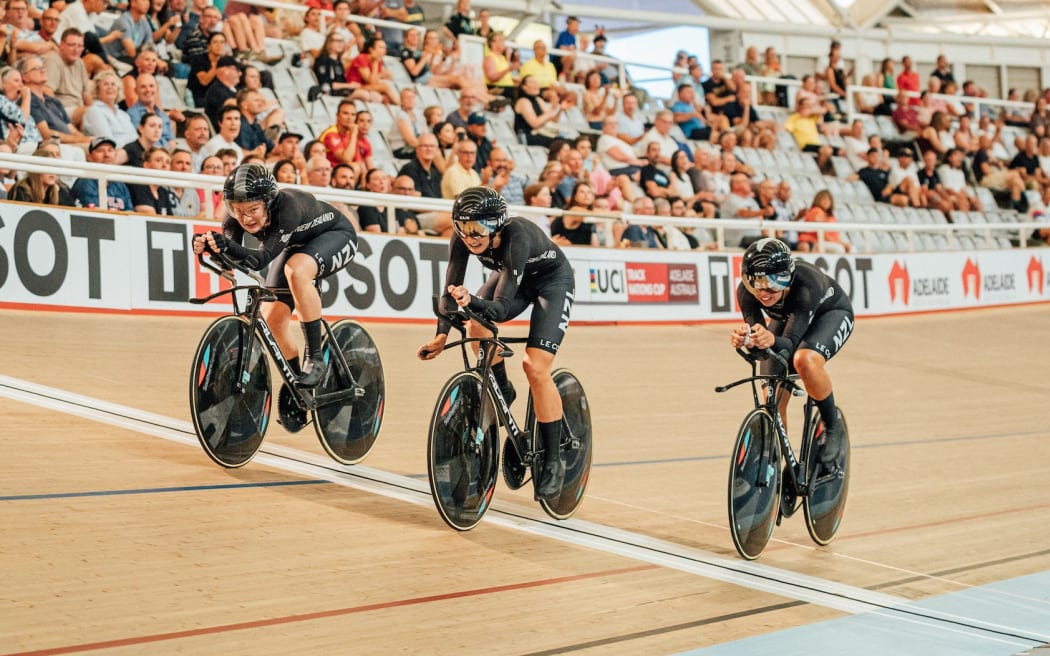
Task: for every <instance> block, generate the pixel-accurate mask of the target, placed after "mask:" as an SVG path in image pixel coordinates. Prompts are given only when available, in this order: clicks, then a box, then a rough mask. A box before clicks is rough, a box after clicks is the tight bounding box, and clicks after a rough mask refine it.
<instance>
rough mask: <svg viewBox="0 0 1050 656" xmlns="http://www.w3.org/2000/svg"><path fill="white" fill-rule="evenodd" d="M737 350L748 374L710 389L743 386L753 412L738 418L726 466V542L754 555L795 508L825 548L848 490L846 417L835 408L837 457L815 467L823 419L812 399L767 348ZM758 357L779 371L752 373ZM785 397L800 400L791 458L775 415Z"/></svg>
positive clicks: (778, 356) (784, 363) (743, 553)
mask: <svg viewBox="0 0 1050 656" xmlns="http://www.w3.org/2000/svg"><path fill="white" fill-rule="evenodd" d="M737 353H739V354H740V355H741V357H743V358H744V359H745V360H748V361H749V362H750V363H751V376H750V377H748V378H744V379H741V380H738V381H735V382H733V383H729V384H728V385H723V386H720V387H716V388H715V391H716V392H725V391H727V390H729V389H732V388H734V387H736V386H737V385H743V384H745V383H750V384H751V392H752V394H753V396H754V400H755V408H754V409H753V410H752V411H751V412H749V413H748V414H747V417H745V418H744V423H743V424H742V425H741V426H740V431H739V432H738V433H737V437H736V443H735V444H734V447H733V457H732V462H731V463H730V466H729V532H730V533H731V534H732V536H733V545H734V546H735V547H736V550H737V553H739V554H740V555H741V556H742V557H743V558H745V559H747V560H754V559H755V558H758V557H759V555H761V553H762V550H763V549H765V548H766V544H767V543H768V542H769V538H770V537H771V536H772V535H773V528H774V526H779V525H780V522H781V520H782V519H783V518H784V517H791V515H793V514H795V512H796V511H797V510H798V508H799V505H801V506H802V510H803V513H804V515H805V517H806V529H807V530H809V535H810V537H812V538H813V541H814V542H816V543H817V544H819V545H821V546H823V545H826V544H828V543H829V542H831V540H832V539H833V538H834V537H835V533H836V532H837V531H838V529H839V525H840V523H841V522H842V515H843V513H844V512H845V510H846V495H847V493H848V492H849V460H850V452H849V451H850V450H849V430H848V429H847V427H846V418H845V416H844V415H842V411H841V410H838V412H839V415H840V417H841V418H842V419H841V420H842V425H843V429H844V430H843V439H842V449H841V451H840V452H839V455H838V458H837V459H836V460H834V461H833V462H830V463H822V462H821V461H820V457H819V450H820V448H821V447H822V446H823V443H824V422H823V421H822V420H821V418H820V412H819V411H818V410H817V406H816V402H815V401H814V400H813V399H812V398H809V397H808V396H807V395H806V391H805V389H803V388H802V387H801V386H800V385H799V377H798V374H790V373H789V368H788V363H787V360H786V359H785V358H784V357H783V356H782V355H781V354H779V353H776V352H774V351H772V350H770V349H765V350H764V351H757V352H750V353H749V352H747V351H745V350H743V349H737ZM765 358H771V359H773V360H774V361H775V362H776V363H777V365H778V366H779V370H780V371H781V372H782V373H777V374H772V375H765V374H759V373H758V361H759V360H760V359H765ZM760 382H761V383H762V384H763V389H762V390H760V389H759V383H760ZM785 394H791V395H793V396H799V397H801V396H806V404H805V419H804V423H803V428H802V445H801V449H800V451H799V457H798V459H797V460H796V458H795V451H794V450H793V449H792V448H791V442H790V441H789V440H788V435H787V430H786V429H785V427H784V423H783V422H782V421H781V418H780V413H779V412H778V411H777V408H778V407H779V403H780V400H781V399H783V398H784V396H783V395H785ZM762 395H764V398H765V400H764V401H762V400H761V396H762Z"/></svg>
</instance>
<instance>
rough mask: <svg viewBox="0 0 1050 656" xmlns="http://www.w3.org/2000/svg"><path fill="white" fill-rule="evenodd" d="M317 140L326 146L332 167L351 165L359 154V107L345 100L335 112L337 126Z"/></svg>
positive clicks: (349, 100) (329, 129) (330, 127)
mask: <svg viewBox="0 0 1050 656" xmlns="http://www.w3.org/2000/svg"><path fill="white" fill-rule="evenodd" d="M317 140H318V141H320V142H321V143H322V144H324V147H325V151H326V152H325V154H326V155H327V156H328V161H329V162H331V163H332V166H333V167H334V166H336V165H337V164H350V165H351V166H353V164H352V162H353V161H354V157H355V156H356V154H357V107H356V106H355V105H354V101H353V100H351V99H349V98H344V99H343V100H342V101H340V103H339V107H337V108H336V110H335V125H331V126H329V127H328V128H326V129H325V131H324V132H322V133H321V134H320V135H319V136H318V137H317Z"/></svg>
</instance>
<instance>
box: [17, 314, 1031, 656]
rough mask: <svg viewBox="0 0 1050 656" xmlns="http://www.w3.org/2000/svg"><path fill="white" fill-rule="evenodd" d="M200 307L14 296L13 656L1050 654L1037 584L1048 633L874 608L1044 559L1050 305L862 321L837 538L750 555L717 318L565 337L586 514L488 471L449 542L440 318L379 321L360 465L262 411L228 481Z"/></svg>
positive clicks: (782, 534) (723, 331) (787, 530)
mask: <svg viewBox="0 0 1050 656" xmlns="http://www.w3.org/2000/svg"><path fill="white" fill-rule="evenodd" d="M209 321H210V319H201V318H169V317H164V318H160V317H140V316H134V317H132V316H119V315H92V314H65V313H53V312H43V313H31V312H23V311H4V312H0V335H3V338H2V342H0V344H2V345H0V354H2V357H0V361H2V362H3V365H2V368H0V374H2V375H3V378H0V408H2V409H3V411H2V417H3V424H2V426H3V430H0V453H2V460H0V526H2V527H3V530H2V532H0V654H14V653H32V654H67V653H91V654H95V653H106V654H120V655H122V656H123V655H127V654H168V653H182V654H224V655H227V654H229V655H232V654H391V653H406V654H552V653H578V654H584V653H586V654H671V653H677V652H682V651H687V650H694V649H701V648H704V647H710V646H713V645H723V649H724V650H723V651H717V653H726V654H743V653H765V652H763V651H756V650H754V649H750V650H749V649H748V648H747V647H746V645H747V644H748V642H746V641H745V642H742V643H739V644H740V647H739V648H736V647H734V646H733V644H726V643H732V641H736V640H740V639H745V638H749V637H754V636H760V635H763V634H773V632H776V631H780V630H784V629H791V628H793V627H796V628H800V630H802V629H807V628H810V629H813V630H812V631H810V632H809V633H801V634H798V635H797V637H796V639H793V640H784V641H783V642H782V649H779V650H778V652H779V653H809V654H818V653H843V652H845V651H847V650H848V651H851V652H854V653H896V654H910V653H915V654H920V653H921V654H935V653H988V652H984V651H974V652H967V651H959V650H954V649H950V648H949V649H948V650H947V651H945V650H943V649H942V650H940V651H939V650H938V648H937V647H938V645H944V644H947V642H948V641H950V640H951V639H952V638H953V637H954V638H959V636H961V637H962V638H963V639H964V642H965V644H970V645H975V646H977V647H980V646H981V645H984V644H986V642H989V641H990V642H995V643H998V644H997V647H998V648H999V651H997V652H991V653H1004V654H1017V653H1021V652H1022V651H1024V650H1025V649H1026V648H1028V647H1032V646H1035V645H1038V644H1041V643H1045V642H1050V638H1048V637H1047V635H1048V634H1050V610H1048V609H1050V598H1048V597H1047V596H1046V591H1045V590H1044V591H1043V593H1042V594H1043V596H1042V598H1041V599H1028V598H1024V599H1023V600H1022V601H1025V602H1031V604H1030V605H1034V606H1035V607H1036V609H1037V610H1036V612H1037V613H1038V612H1039V610H1040V609H1041V612H1042V613H1043V614H1044V617H1045V620H1046V621H1045V622H1043V623H1042V625H1041V626H1042V631H1041V632H1040V631H1033V630H1031V629H1030V628H1029V629H1028V630H1020V629H1018V628H1017V627H1011V626H1010V621H1004V620H1003V619H1002V618H1001V617H1000V618H991V617H988V616H982V614H981V613H980V612H979V611H972V612H971V611H965V612H958V613H956V612H952V613H949V615H950V616H949V617H946V618H936V617H932V615H929V614H928V613H932V611H915V612H911V613H909V614H907V616H905V615H900V616H896V617H895V616H893V612H892V611H889V610H887V609H888V608H889V607H890V606H893V605H895V604H905V603H907V602H915V603H916V604H921V603H922V602H924V601H926V600H930V599H931V598H935V597H938V596H940V595H952V594H956V593H961V592H967V591H971V590H975V589H976V588H975V586H987V585H989V584H992V583H995V582H999V581H1004V580H1006V579H1012V578H1014V577H1021V576H1030V575H1034V574H1045V573H1046V572H1047V571H1050V540H1048V535H1050V530H1048V528H1047V527H1048V526H1050V476H1048V475H1047V467H1048V462H1050V429H1048V428H1047V419H1046V417H1047V413H1046V407H1047V399H1048V398H1050V381H1048V377H1047V375H1046V365H1047V362H1048V358H1047V355H1046V345H1047V344H1050V312H1048V311H1047V306H1046V305H1041V306H1031V307H1027V308H1003V309H992V310H985V311H978V312H959V313H946V314H937V315H924V316H913V317H905V318H881V319H867V320H864V319H862V320H860V322H859V323H858V325H857V330H856V332H855V334H854V336H853V337H852V339H851V341H850V343H849V345H848V346H847V348H846V349H845V350H844V351H843V353H842V354H841V355H840V356H839V357H837V358H836V359H835V360H834V362H833V364H832V365H831V371H832V374H833V377H834V380H835V383H836V395H837V398H838V400H839V404H840V405H841V406H842V407H843V409H844V410H845V411H846V413H847V416H848V419H849V423H850V431H851V435H852V440H853V449H854V451H853V467H854V470H853V478H852V485H851V490H850V496H849V504H848V508H847V512H846V516H845V520H844V524H843V526H842V529H841V531H840V533H839V536H838V537H837V538H836V540H835V541H834V542H833V543H832V544H831V545H830V546H829V547H826V548H816V547H815V546H814V545H813V544H812V542H811V541H810V539H809V537H808V535H807V533H806V530H805V527H804V522H803V520H802V518H801V513H799V515H798V516H796V517H794V518H792V519H789V520H787V521H785V523H784V524H783V525H782V526H780V527H779V528H778V529H777V530H776V531H775V533H774V540H773V542H772V543H771V544H770V546H769V548H768V549H767V551H766V552H765V554H763V556H762V558H761V559H760V560H759V561H757V563H754V564H748V563H745V562H744V561H742V560H740V559H739V558H738V557H737V556H736V554H735V552H734V550H733V547H732V542H731V540H730V537H729V534H728V531H727V529H726V523H727V520H726V509H725V508H726V500H725V499H726V474H727V469H728V464H727V462H728V461H727V457H728V456H727V453H728V451H729V449H730V446H731V442H732V439H733V436H734V434H735V431H736V430H737V428H738V425H739V422H740V420H741V419H742V417H743V415H744V413H745V411H746V410H747V409H748V407H749V404H750V395H749V393H748V392H747V391H745V390H744V389H740V390H736V391H734V392H731V393H729V394H725V395H719V394H715V393H714V392H713V391H712V388H713V387H714V386H715V385H717V384H720V383H725V382H728V381H730V380H733V379H735V378H739V377H741V376H743V375H745V373H746V365H745V364H744V363H743V361H741V360H740V359H739V358H737V357H736V355H735V354H734V353H733V352H732V351H731V350H730V349H729V348H728V339H727V333H728V328H727V326H726V325H707V326H674V325H672V326H582V325H580V326H574V327H573V328H572V329H571V330H570V332H569V337H568V340H567V342H566V344H565V347H564V349H563V351H562V353H561V354H560V355H559V357H558V363H559V364H560V365H562V366H568V367H571V368H573V369H574V370H575V371H576V372H577V373H578V374H579V376H580V378H581V379H582V381H583V383H584V385H585V386H586V388H587V391H588V394H589V397H590V400H591V406H592V413H593V419H594V428H595V431H594V432H595V435H596V438H595V439H596V453H595V462H594V468H593V470H592V476H591V483H590V487H589V489H588V496H587V499H586V501H585V502H584V504H583V506H582V508H581V509H580V512H579V513H578V514H577V517H576V518H574V520H570V521H569V522H565V523H560V524H557V525H555V523H554V522H549V521H545V516H544V515H543V514H542V512H541V511H540V509H539V508H538V506H536V505H535V504H534V503H533V502H532V501H531V492H530V490H529V488H528V487H526V489H523V490H520V491H516V492H512V491H509V490H508V489H507V488H506V487H505V486H504V485H503V483H502V481H501V482H500V483H499V486H498V487H497V491H496V505H495V507H494V508H493V510H492V511H491V512H490V513H489V515H488V519H487V520H486V521H485V522H483V523H482V524H481V525H480V526H478V527H477V528H476V529H475V530H474V531H472V532H469V533H456V532H454V531H452V530H450V529H448V528H447V527H446V526H445V525H444V524H443V523H442V522H441V520H440V519H439V517H438V515H437V512H436V510H435V509H434V508H433V505H432V503H431V501H430V500H429V496H428V495H427V494H426V493H425V491H426V464H425V454H426V448H425V433H426V429H427V424H428V421H429V416H430V412H431V407H432V403H433V400H434V397H435V396H436V394H437V392H438V390H439V389H440V386H441V384H442V382H443V381H444V379H445V378H446V377H447V376H448V375H449V374H450V373H451V372H452V371H453V369H454V368H455V367H456V366H457V362H458V359H457V357H454V356H453V354H451V353H450V354H447V356H443V357H442V358H439V359H438V360H437V361H435V362H430V363H420V362H418V361H417V360H416V359H415V358H414V357H413V353H414V351H415V348H416V347H417V346H418V345H419V344H421V343H422V342H423V341H424V340H425V339H426V338H427V337H428V336H429V335H431V334H432V327H431V325H429V324H427V325H423V324H418V325H404V324H381V323H368V324H366V325H367V326H368V328H369V330H370V331H371V332H372V334H373V336H374V338H375V339H376V341H377V343H378V345H379V348H380V352H381V354H382V357H383V361H384V365H385V370H386V380H387V393H388V399H389V400H388V405H387V410H386V418H385V423H384V426H383V430H382V433H381V435H380V438H379V441H378V443H377V445H376V447H375V449H374V450H373V452H372V454H371V455H370V456H369V458H368V459H367V460H366V461H365V462H364V463H362V465H359V466H357V467H351V468H343V467H339V466H336V465H335V463H334V462H332V461H331V460H329V459H327V457H326V456H324V454H323V451H322V450H321V449H320V447H319V446H318V444H317V441H316V438H315V437H314V435H313V433H312V430H311V429H307V430H304V431H303V432H301V433H299V434H297V435H294V436H293V435H289V434H287V433H286V432H284V431H283V429H282V428H281V427H280V426H279V425H276V424H274V425H273V426H272V428H271V429H270V432H269V434H268V437H267V443H266V445H264V452H263V453H261V454H260V456H259V458H258V459H257V460H256V461H254V462H252V463H249V464H248V465H247V466H246V467H244V468H243V469H239V470H223V469H221V468H219V467H218V466H216V465H215V464H213V463H212V461H211V460H209V459H208V458H207V457H206V456H205V455H204V453H203V452H202V451H201V450H200V448H199V447H197V445H196V442H195V439H194V438H193V435H192V429H191V428H190V425H189V417H188V411H187V385H188V369H189V363H190V360H191V358H192V356H193V353H194V349H195V347H196V344H197V340H198V338H199V336H200V334H201V332H202V331H203V329H204V328H205V326H206V325H207V324H208V322H209ZM511 362H512V363H514V366H512V367H511V370H512V375H513V377H514V380H515V381H516V383H517V386H518V389H519V392H520V391H521V390H523V389H525V383H524V376H523V375H522V374H521V371H520V364H518V363H517V362H515V360H512V361H511ZM519 396H520V394H519ZM516 406H517V407H516V410H517V411H518V412H519V413H521V412H523V408H524V404H523V403H521V401H519V403H518V404H516ZM799 414H800V413H798V412H797V408H796V413H795V414H793V415H792V419H793V420H795V421H794V422H793V424H792V426H793V427H796V428H797V426H798V423H799V422H798V421H797V418H798V416H799ZM346 471H348V472H349V475H348V474H346V473H345V472H346ZM333 481H334V482H333ZM1021 597H1024V595H1015V598H1014V600H1013V601H1012V602H1009V603H1014V602H1017V601H1018V599H1021ZM1004 599H1005V597H1004ZM1007 601H1009V600H1007ZM1007 601H1003V600H1002V599H1001V600H1000V602H997V603H999V606H998V607H1001V606H1002V605H1003V604H1006V606H1009V603H1007ZM873 612H874V613H875V614H876V615H883V616H885V617H886V619H887V621H888V622H889V624H888V627H889V628H888V629H886V631H889V632H891V633H892V632H897V635H901V636H904V635H907V632H908V631H911V630H913V628H914V627H915V626H916V625H931V626H932V628H931V629H930V631H931V637H925V638H924V639H925V640H926V642H922V643H919V645H918V646H916V645H915V644H914V643H902V646H901V649H899V650H894V651H893V652H880V651H879V650H878V649H875V650H874V651H872V648H871V646H870V644H869V639H868V638H866V637H865V634H863V633H858V632H856V626H855V625H849V624H843V623H840V622H838V620H849V619H850V617H851V616H854V615H855V614H866V615H871V614H872V613H873ZM945 612H947V611H945ZM932 614H933V615H935V614H936V613H932ZM1015 616H1016V613H1015ZM825 621H830V622H825ZM993 624H994V625H995V626H991V625H993ZM1003 625H1005V627H1004V626H1003ZM1037 625H1038V621H1037ZM851 626H853V628H850V627H851ZM815 627H828V629H827V630H825V631H824V632H821V631H818V630H816V628H815ZM938 632H942V633H938ZM805 636H808V637H805ZM942 638H943V639H942ZM715 651H716V650H712V653H714V652H715Z"/></svg>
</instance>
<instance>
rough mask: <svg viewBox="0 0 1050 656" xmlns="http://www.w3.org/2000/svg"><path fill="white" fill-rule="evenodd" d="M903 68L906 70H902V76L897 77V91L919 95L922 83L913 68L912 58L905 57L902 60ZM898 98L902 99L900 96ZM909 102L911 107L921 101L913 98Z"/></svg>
mask: <svg viewBox="0 0 1050 656" xmlns="http://www.w3.org/2000/svg"><path fill="white" fill-rule="evenodd" d="M901 68H903V69H904V70H902V71H901V72H900V75H898V76H897V90H898V91H904V92H909V91H911V92H914V93H916V94H917V93H918V92H919V91H920V90H922V82H921V81H920V80H919V74H918V72H916V71H915V69H913V68H912V61H911V57H909V56H908V55H904V57H902V58H901ZM905 97H907V96H905ZM898 98H900V96H898ZM907 102H908V104H910V105H918V104H919V99H918V98H911V99H910V100H908V101H907Z"/></svg>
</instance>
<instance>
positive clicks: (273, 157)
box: [266, 132, 306, 180]
mask: <svg viewBox="0 0 1050 656" xmlns="http://www.w3.org/2000/svg"><path fill="white" fill-rule="evenodd" d="M302 139H303V135H301V134H297V133H295V132H282V133H281V135H280V136H279V137H277V142H276V143H275V144H274V145H273V150H271V151H270V154H269V155H268V156H267V158H266V163H267V164H269V165H271V166H272V165H274V164H276V163H277V162H280V161H281V160H288V161H289V162H291V163H292V165H293V166H294V167H295V170H296V171H298V173H299V179H300V180H302V179H304V177H305V176H306V157H305V156H303V152H302V151H301V150H299V142H300V141H302Z"/></svg>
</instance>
